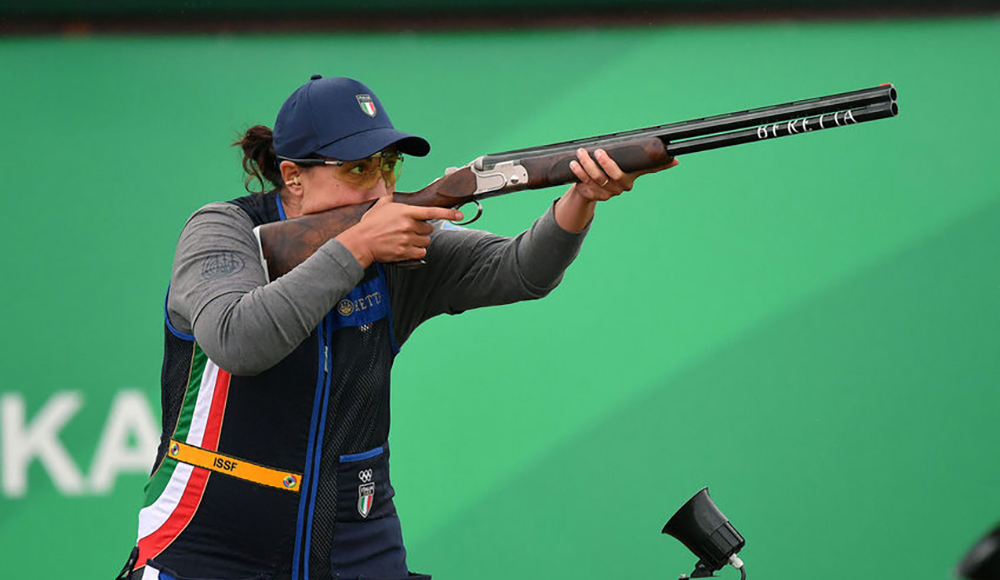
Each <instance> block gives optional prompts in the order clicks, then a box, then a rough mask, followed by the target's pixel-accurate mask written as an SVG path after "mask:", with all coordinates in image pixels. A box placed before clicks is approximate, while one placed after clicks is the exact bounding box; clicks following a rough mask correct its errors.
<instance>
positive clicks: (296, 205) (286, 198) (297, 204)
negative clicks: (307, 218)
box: [278, 187, 302, 219]
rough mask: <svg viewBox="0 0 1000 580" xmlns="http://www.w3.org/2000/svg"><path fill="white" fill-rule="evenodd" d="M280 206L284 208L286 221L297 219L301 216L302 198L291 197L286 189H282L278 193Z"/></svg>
mask: <svg viewBox="0 0 1000 580" xmlns="http://www.w3.org/2000/svg"><path fill="white" fill-rule="evenodd" d="M278 197H279V198H280V199H281V205H282V206H283V207H284V208H285V217H286V218H288V219H291V218H297V217H299V216H301V215H302V198H301V197H299V196H297V195H292V194H291V193H290V192H289V191H288V188H287V187H282V188H281V191H280V192H278Z"/></svg>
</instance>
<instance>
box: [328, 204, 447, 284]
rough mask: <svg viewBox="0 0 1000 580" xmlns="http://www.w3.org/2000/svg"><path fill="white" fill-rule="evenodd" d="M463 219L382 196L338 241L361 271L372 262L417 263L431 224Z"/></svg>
mask: <svg viewBox="0 0 1000 580" xmlns="http://www.w3.org/2000/svg"><path fill="white" fill-rule="evenodd" d="M461 219H462V212H460V211H458V210H455V209H450V208H443V207H420V206H414V205H407V204H405V203H394V202H393V201H392V195H391V194H389V195H385V196H383V197H382V198H380V199H379V200H378V202H377V203H376V204H375V205H373V206H372V208H371V209H369V210H368V211H367V212H365V215H364V216H363V217H362V218H361V221H359V222H358V223H357V224H355V225H353V226H351V227H350V228H348V229H347V230H345V231H344V232H343V233H341V234H340V235H339V236H337V240H339V241H340V243H342V244H344V247H346V248H347V249H348V250H350V252H351V253H352V254H353V255H354V257H355V259H357V261H358V262H359V263H360V264H361V267H362V268H367V267H368V266H371V265H372V264H373V263H374V262H383V263H387V262H402V261H406V260H420V259H422V258H423V257H424V256H426V255H427V246H429V245H431V232H433V231H434V226H432V225H431V224H430V223H428V222H429V221H430V220H452V221H459V220H461Z"/></svg>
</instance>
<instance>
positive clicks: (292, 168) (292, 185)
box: [278, 161, 303, 197]
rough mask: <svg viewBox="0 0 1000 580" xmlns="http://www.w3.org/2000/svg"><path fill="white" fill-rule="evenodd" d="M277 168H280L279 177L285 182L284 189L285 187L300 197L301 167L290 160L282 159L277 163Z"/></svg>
mask: <svg viewBox="0 0 1000 580" xmlns="http://www.w3.org/2000/svg"><path fill="white" fill-rule="evenodd" d="M278 169H280V170H281V179H282V180H284V182H285V189H287V190H288V191H289V192H290V193H291V194H292V195H295V196H298V197H301V196H302V191H303V190H302V180H301V179H300V178H301V177H302V168H301V167H299V166H298V165H296V164H294V163H292V162H291V161H282V162H281V164H280V165H278Z"/></svg>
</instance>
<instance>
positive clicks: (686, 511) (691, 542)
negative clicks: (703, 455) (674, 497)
mask: <svg viewBox="0 0 1000 580" xmlns="http://www.w3.org/2000/svg"><path fill="white" fill-rule="evenodd" d="M663 533H664V534H670V535H671V536H673V537H675V538H677V539H678V540H680V541H681V543H682V544H684V545H685V546H687V548H688V549H689V550H691V552H692V553H693V554H694V555H695V556H697V557H698V558H699V560H698V564H697V565H696V566H695V569H694V572H692V573H691V577H692V578H705V577H709V576H712V572H715V571H716V570H720V569H722V567H723V566H725V565H726V564H730V563H731V564H733V566H735V567H736V568H740V570H741V572H742V571H743V570H742V568H743V562H742V561H740V559H739V558H738V557H736V553H737V552H739V551H740V550H741V549H742V548H743V546H744V545H746V540H745V539H743V536H741V535H740V533H739V532H737V531H736V528H734V527H733V526H732V524H730V523H729V520H727V519H726V516H724V515H722V512H721V511H719V508H717V507H716V506H715V502H713V501H712V498H711V497H710V496H709V495H708V488H707V487H705V488H702V490H701V491H699V492H698V493H696V494H695V495H694V497H692V498H691V499H689V500H688V502H687V503H686V504H684V506H683V507H681V509H679V510H677V513H675V514H674V516H673V517H672V518H670V521H668V522H667V525H665V526H663Z"/></svg>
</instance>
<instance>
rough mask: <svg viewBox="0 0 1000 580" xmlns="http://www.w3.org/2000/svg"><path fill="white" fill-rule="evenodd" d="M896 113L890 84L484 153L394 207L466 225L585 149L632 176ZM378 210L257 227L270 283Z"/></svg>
mask: <svg viewBox="0 0 1000 580" xmlns="http://www.w3.org/2000/svg"><path fill="white" fill-rule="evenodd" d="M898 112H899V109H898V107H897V105H896V88H895V87H894V86H893V85H892V84H891V83H885V84H882V85H879V86H877V87H872V88H869V89H862V90H858V91H851V92H847V93H839V94H835V95H828V96H825V97H816V98H812V99H806V100H802V101H793V102H790V103H784V104H781V105H771V106H768V107H760V108H756V109H749V110H746V111H738V112H735V113H727V114H724V115H715V116H712V117H704V118H701V119H693V120H690V121H681V122H679V123H670V124H666V125H657V126H655V127H647V128H645V129H635V130H631V131H623V132H620V133H611V134H607V135H600V136H597V137H588V138H585V139H577V140H573V141H564V142H561V143H553V144H551V145H542V146H538V147H529V148H527V149H518V150H514V151H506V152H503V153H494V154H490V155H483V156H481V157H478V158H476V159H474V160H473V161H471V162H470V163H468V164H467V165H464V166H462V167H457V168H456V167H453V168H450V169H448V170H447V171H446V172H445V175H444V176H443V177H440V178H438V179H436V180H434V181H433V182H432V183H431V184H430V185H428V186H427V187H425V188H423V189H421V190H419V191H415V192H412V193H402V192H397V193H395V194H393V201H394V202H398V203H406V204H410V205H418V206H434V207H449V208H458V207H460V206H463V205H465V204H467V203H474V204H475V205H476V208H477V212H476V215H475V217H473V218H472V219H471V220H469V221H467V222H463V224H467V223H471V222H473V221H475V220H477V219H478V218H479V216H480V215H482V205H480V203H479V200H482V199H486V198H490V197H495V196H498V195H505V194H508V193H514V192H517V191H522V190H525V189H543V188H546V187H552V186H556V185H564V184H567V183H572V182H575V181H577V179H576V176H575V175H573V172H572V171H571V170H570V168H569V164H570V161H572V160H574V159H576V150H577V149H579V148H581V147H583V148H585V149H587V151H588V152H589V153H590V154H591V155H593V152H594V150H596V149H604V150H605V151H606V152H607V153H608V155H609V156H610V157H611V158H612V159H614V160H615V162H617V163H618V166H619V167H621V169H622V171H624V172H626V173H631V172H635V171H642V170H646V169H653V168H656V167H661V166H664V165H667V164H669V163H670V161H671V160H672V159H673V158H674V157H675V156H677V155H687V154H690V153H698V152H700V151H709V150H711V149H719V148H721V147H730V146H733V145H740V144H743V143H756V142H759V141H765V140H769V139H775V138H778V137H788V136H791V135H801V134H804V133H811V132H814V131H821V130H825V129H832V128H835V127H846V126H849V125H855V124H858V123H864V122H867V121H874V120H878V119H885V118H889V117H895V116H896V115H897V114H898ZM373 204H374V202H365V203H360V204H355V205H348V206H342V207H338V208H334V209H330V210H326V211H323V212H319V213H315V214H310V215H306V216H302V217H297V218H293V219H289V220H285V221H281V222H274V223H270V224H265V225H263V226H260V227H258V228H257V229H256V230H255V231H256V233H257V237H258V239H259V240H260V246H261V254H262V257H263V259H264V261H265V263H266V264H267V272H268V276H269V279H270V280H276V279H277V278H278V277H280V276H283V275H284V274H287V273H288V272H289V271H290V270H291V269H292V268H294V267H295V266H297V265H298V264H301V263H302V262H303V261H305V259H306V258H308V257H309V256H311V255H312V254H313V252H315V251H316V250H317V249H318V248H319V247H320V246H322V245H323V244H324V243H326V241H327V240H330V239H332V238H335V237H336V236H338V235H339V234H340V233H341V232H343V231H344V230H346V229H347V228H349V227H351V226H353V225H354V224H356V223H358V222H359V221H360V220H361V216H363V215H364V213H365V212H366V211H368V209H369V208H370V207H371V206H372V205H373Z"/></svg>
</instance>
